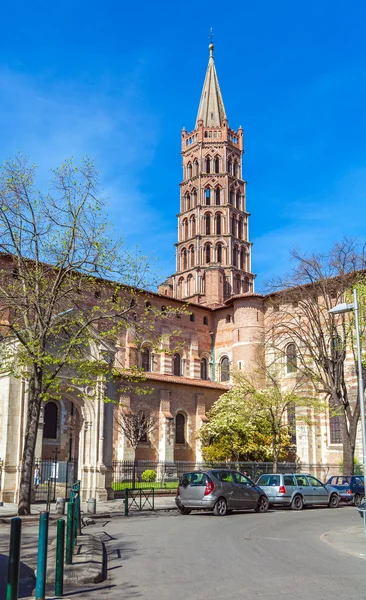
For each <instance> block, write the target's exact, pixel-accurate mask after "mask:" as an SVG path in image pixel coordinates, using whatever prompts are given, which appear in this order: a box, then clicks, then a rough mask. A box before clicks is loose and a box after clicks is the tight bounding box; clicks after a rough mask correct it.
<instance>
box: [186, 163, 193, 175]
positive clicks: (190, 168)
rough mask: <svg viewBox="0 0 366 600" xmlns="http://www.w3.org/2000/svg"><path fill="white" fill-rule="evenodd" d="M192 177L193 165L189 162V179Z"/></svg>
mask: <svg viewBox="0 0 366 600" xmlns="http://www.w3.org/2000/svg"><path fill="white" fill-rule="evenodd" d="M191 177H192V164H191V163H190V162H189V163H188V165H187V179H190V178H191Z"/></svg>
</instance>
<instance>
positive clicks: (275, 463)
mask: <svg viewBox="0 0 366 600" xmlns="http://www.w3.org/2000/svg"><path fill="white" fill-rule="evenodd" d="M272 453H273V472H274V473H277V468H278V448H277V436H276V434H274V436H273V439H272Z"/></svg>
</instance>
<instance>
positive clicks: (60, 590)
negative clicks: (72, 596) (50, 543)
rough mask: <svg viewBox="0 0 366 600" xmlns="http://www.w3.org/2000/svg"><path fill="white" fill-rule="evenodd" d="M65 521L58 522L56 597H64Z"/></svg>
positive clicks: (59, 520)
mask: <svg viewBox="0 0 366 600" xmlns="http://www.w3.org/2000/svg"><path fill="white" fill-rule="evenodd" d="M64 554H65V521H64V520H63V519H58V521H57V545H56V575H55V596H63V595H64Z"/></svg>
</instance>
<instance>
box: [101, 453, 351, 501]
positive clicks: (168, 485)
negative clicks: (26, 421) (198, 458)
mask: <svg viewBox="0 0 366 600" xmlns="http://www.w3.org/2000/svg"><path fill="white" fill-rule="evenodd" d="M212 468H226V469H235V470H238V471H241V472H242V473H247V474H248V476H249V477H250V478H251V479H253V481H257V479H258V478H259V477H260V476H261V475H262V474H263V473H273V470H274V469H273V463H272V462H262V463H261V462H201V463H198V462H181V461H175V462H174V463H169V462H156V461H147V460H137V461H136V462H135V463H134V461H128V460H124V461H114V462H113V483H112V487H113V489H114V491H115V492H116V493H117V494H118V492H122V491H123V490H125V489H131V488H132V487H135V489H148V488H154V489H159V490H164V489H165V490H168V489H175V488H176V486H177V484H178V481H179V478H180V477H181V476H182V475H183V473H186V472H187V471H195V470H206V469H212ZM276 470H277V472H279V473H293V472H296V473H300V472H301V473H309V474H311V475H314V476H315V477H318V478H319V479H321V480H322V481H326V479H328V477H330V476H331V475H338V474H341V467H340V466H339V465H327V464H312V465H310V464H301V463H297V462H288V463H279V464H278V465H277V469H276ZM134 471H135V485H134V486H133V473H134Z"/></svg>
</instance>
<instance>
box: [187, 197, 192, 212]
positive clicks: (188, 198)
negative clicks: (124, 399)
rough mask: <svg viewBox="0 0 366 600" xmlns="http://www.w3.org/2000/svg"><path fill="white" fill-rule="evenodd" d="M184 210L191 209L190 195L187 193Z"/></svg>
mask: <svg viewBox="0 0 366 600" xmlns="http://www.w3.org/2000/svg"><path fill="white" fill-rule="evenodd" d="M186 210H191V197H190V195H189V194H187V195H186Z"/></svg>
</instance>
